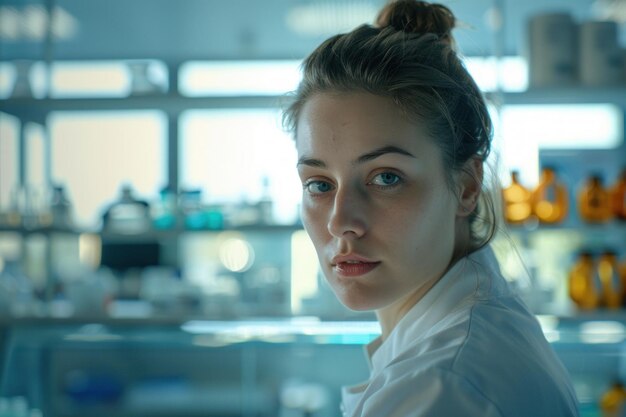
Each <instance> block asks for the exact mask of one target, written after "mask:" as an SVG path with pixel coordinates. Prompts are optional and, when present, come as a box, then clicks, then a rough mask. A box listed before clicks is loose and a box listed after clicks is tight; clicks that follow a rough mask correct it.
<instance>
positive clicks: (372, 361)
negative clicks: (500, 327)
mask: <svg viewBox="0 0 626 417" xmlns="http://www.w3.org/2000/svg"><path fill="white" fill-rule="evenodd" d="M508 291H510V290H509V288H508V285H507V284H506V281H505V280H504V278H501V275H500V268H499V266H498V262H497V260H496V258H495V256H494V254H493V251H492V249H491V247H490V246H485V247H484V248H482V249H479V250H478V251H476V252H474V253H472V254H470V255H469V256H466V257H464V258H462V259H460V260H459V261H458V262H457V263H456V264H455V265H453V266H452V268H450V270H448V272H446V273H445V274H444V276H443V277H441V279H440V280H439V281H438V282H437V283H436V284H435V285H434V286H433V287H432V288H431V289H430V290H429V291H428V292H427V293H426V295H425V296H424V297H423V298H422V299H421V300H419V301H418V302H417V303H416V304H415V306H413V307H412V308H411V310H409V311H408V312H407V314H406V315H405V316H404V317H403V318H402V319H400V321H399V322H398V324H397V325H396V327H395V328H394V329H393V330H392V331H391V333H390V334H389V336H388V337H387V339H386V340H383V339H382V337H378V338H376V339H374V340H373V341H372V342H370V343H369V344H368V345H366V347H365V350H366V353H367V357H368V362H369V365H370V369H371V371H372V372H371V375H372V377H373V376H375V375H377V374H378V373H379V372H380V371H382V370H383V369H384V368H385V367H386V366H387V365H388V364H389V363H390V362H391V361H392V360H393V359H394V358H396V357H397V356H398V355H400V354H401V353H402V351H403V350H405V349H406V348H407V347H408V346H411V345H414V344H415V343H417V342H418V341H419V340H420V339H421V338H422V337H425V336H427V335H428V333H429V331H431V329H432V328H433V326H434V325H435V324H436V323H437V322H439V321H440V320H441V319H443V318H444V317H445V316H446V315H448V314H450V312H451V311H453V310H455V309H459V308H462V307H463V306H467V305H468V303H469V304H471V303H473V302H475V301H476V300H477V299H480V298H489V297H492V296H495V295H500V294H503V293H505V292H508Z"/></svg>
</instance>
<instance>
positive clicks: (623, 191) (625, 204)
mask: <svg viewBox="0 0 626 417" xmlns="http://www.w3.org/2000/svg"><path fill="white" fill-rule="evenodd" d="M611 200H612V203H613V204H612V206H613V207H612V208H613V215H614V216H615V217H616V218H617V219H619V220H626V169H624V170H623V171H622V173H621V175H620V176H619V178H618V179H617V183H615V185H614V186H613V188H612V189H611Z"/></svg>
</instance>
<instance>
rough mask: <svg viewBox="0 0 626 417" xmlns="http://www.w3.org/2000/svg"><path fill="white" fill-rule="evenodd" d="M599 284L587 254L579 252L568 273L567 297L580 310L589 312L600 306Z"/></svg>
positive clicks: (591, 261)
mask: <svg viewBox="0 0 626 417" xmlns="http://www.w3.org/2000/svg"><path fill="white" fill-rule="evenodd" d="M601 289H602V288H601V286H600V283H599V282H597V275H596V272H595V268H594V262H593V257H592V256H591V253H589V252H581V253H580V255H579V256H578V259H577V261H576V263H575V264H574V266H573V267H572V269H571V270H570V273H569V295H570V298H571V299H572V301H573V302H574V303H575V304H576V305H577V306H578V307H580V308H582V309H585V310H590V309H594V308H597V307H598V306H599V305H600V294H601Z"/></svg>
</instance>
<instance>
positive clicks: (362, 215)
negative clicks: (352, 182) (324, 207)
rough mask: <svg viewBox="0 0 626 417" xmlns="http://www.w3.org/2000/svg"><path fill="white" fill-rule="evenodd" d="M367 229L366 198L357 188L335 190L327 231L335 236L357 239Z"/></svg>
mask: <svg viewBox="0 0 626 417" xmlns="http://www.w3.org/2000/svg"><path fill="white" fill-rule="evenodd" d="M367 229H368V221H367V198H366V196H365V195H364V193H362V192H360V190H358V189H339V190H337V191H336V192H335V200H334V204H333V210H332V212H331V214H330V218H329V219H328V231H329V232H330V234H331V235H333V236H335V237H337V238H344V239H345V238H348V239H358V238H360V237H362V236H363V235H365V233H366V232H367Z"/></svg>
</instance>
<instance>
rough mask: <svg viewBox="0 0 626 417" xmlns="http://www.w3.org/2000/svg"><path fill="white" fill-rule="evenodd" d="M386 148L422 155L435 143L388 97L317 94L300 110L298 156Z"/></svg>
mask: <svg viewBox="0 0 626 417" xmlns="http://www.w3.org/2000/svg"><path fill="white" fill-rule="evenodd" d="M424 142H428V143H427V144H425V143H424ZM387 145H395V146H402V147H404V148H409V150H412V151H414V152H416V153H421V151H423V150H424V149H422V148H424V147H429V146H432V145H434V143H433V142H432V140H430V138H429V137H428V135H427V132H426V129H425V126H424V125H423V124H421V123H419V122H417V121H415V120H409V119H408V118H407V117H406V116H405V115H404V112H403V111H402V109H401V108H400V107H399V106H398V105H397V104H396V103H394V101H393V100H392V99H391V98H388V97H382V96H377V95H373V94H369V93H318V94H315V95H313V96H311V97H310V98H309V99H308V100H307V102H306V103H305V104H304V106H303V108H302V111H301V114H300V117H299V120H298V124H297V131H296V147H297V150H298V154H300V155H302V154H306V155H309V154H314V155H317V154H321V153H332V152H340V153H341V154H345V153H351V154H353V153H356V152H360V151H363V150H368V149H371V148H376V147H380V146H387Z"/></svg>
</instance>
